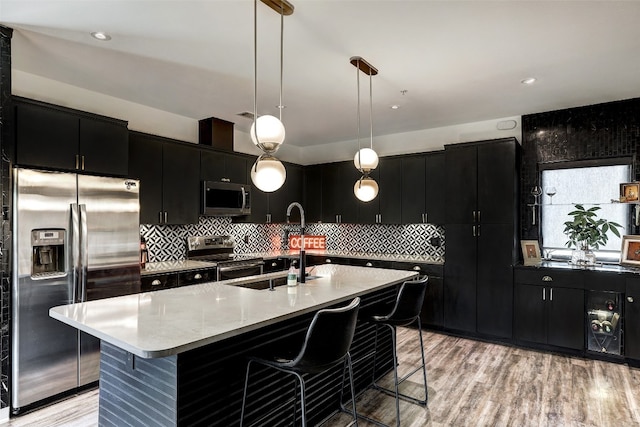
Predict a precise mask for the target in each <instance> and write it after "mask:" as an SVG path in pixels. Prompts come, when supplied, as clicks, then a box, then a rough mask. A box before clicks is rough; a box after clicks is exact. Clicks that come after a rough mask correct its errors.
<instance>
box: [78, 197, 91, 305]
mask: <svg viewBox="0 0 640 427" xmlns="http://www.w3.org/2000/svg"><path fill="white" fill-rule="evenodd" d="M88 248H89V242H88V239H87V205H84V204H81V205H80V245H79V249H80V282H79V284H80V295H79V296H80V302H84V301H86V300H87V267H88V265H87V264H88V263H89V253H88Z"/></svg>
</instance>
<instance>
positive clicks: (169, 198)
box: [129, 132, 200, 224]
mask: <svg viewBox="0 0 640 427" xmlns="http://www.w3.org/2000/svg"><path fill="white" fill-rule="evenodd" d="M129 175H130V176H131V177H133V178H138V179H140V223H141V224H195V223H197V222H198V212H199V209H200V190H199V189H200V149H199V148H198V146H196V145H193V146H192V144H186V143H179V142H176V141H173V140H169V139H167V138H162V137H158V136H155V135H148V134H143V133H139V132H132V133H131V141H130V147H129Z"/></svg>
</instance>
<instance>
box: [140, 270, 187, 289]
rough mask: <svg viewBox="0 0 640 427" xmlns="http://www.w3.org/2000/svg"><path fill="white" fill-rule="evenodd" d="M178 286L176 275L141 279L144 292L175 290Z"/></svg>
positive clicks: (161, 275)
mask: <svg viewBox="0 0 640 427" xmlns="http://www.w3.org/2000/svg"><path fill="white" fill-rule="evenodd" d="M176 286H178V275H177V274H175V273H172V274H158V275H154V276H143V277H141V278H140V290H141V291H142V292H149V291H159V290H161V289H169V288H175V287H176Z"/></svg>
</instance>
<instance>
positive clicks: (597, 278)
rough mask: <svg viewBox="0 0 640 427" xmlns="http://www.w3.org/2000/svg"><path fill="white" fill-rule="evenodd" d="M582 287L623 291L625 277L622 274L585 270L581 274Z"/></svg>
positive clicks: (595, 289)
mask: <svg viewBox="0 0 640 427" xmlns="http://www.w3.org/2000/svg"><path fill="white" fill-rule="evenodd" d="M583 277H584V280H583V283H584V289H585V290H587V291H608V292H622V293H624V291H625V287H626V277H627V276H625V275H624V274H619V273H613V272H604V271H585V272H584V274H583Z"/></svg>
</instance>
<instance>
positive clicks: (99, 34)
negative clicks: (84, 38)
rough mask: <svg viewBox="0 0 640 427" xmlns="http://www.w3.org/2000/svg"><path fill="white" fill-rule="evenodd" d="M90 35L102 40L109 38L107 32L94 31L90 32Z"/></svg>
mask: <svg viewBox="0 0 640 427" xmlns="http://www.w3.org/2000/svg"><path fill="white" fill-rule="evenodd" d="M91 37H93V38H94V39H97V40H100V41H103V42H106V41H108V40H111V36H110V35H109V34H107V33H103V32H102V31H94V32H93V33H91Z"/></svg>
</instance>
